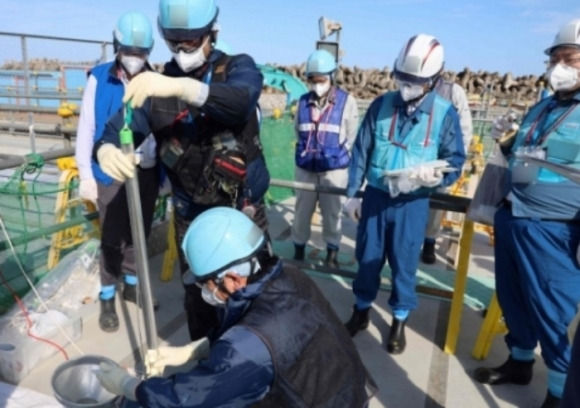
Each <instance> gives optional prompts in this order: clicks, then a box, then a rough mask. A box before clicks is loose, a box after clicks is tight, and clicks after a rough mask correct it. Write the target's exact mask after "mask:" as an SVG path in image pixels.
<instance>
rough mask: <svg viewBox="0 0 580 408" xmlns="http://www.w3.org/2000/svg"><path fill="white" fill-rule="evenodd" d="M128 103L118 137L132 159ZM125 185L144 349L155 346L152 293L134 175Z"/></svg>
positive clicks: (133, 151) (154, 347) (137, 187)
mask: <svg viewBox="0 0 580 408" xmlns="http://www.w3.org/2000/svg"><path fill="white" fill-rule="evenodd" d="M130 103H131V102H129V104H130ZM129 104H127V106H126V107H125V126H123V129H121V131H120V132H119V135H120V138H121V150H122V151H123V153H125V154H126V155H128V156H129V157H130V158H131V159H132V160H134V158H135V147H134V146H133V132H132V131H131V129H130V128H129V124H130V123H131V120H132V116H133V112H132V109H131V107H130V106H129ZM125 188H126V190H127V203H128V205H129V217H130V220H131V235H132V237H133V245H134V247H135V260H136V262H137V275H138V276H139V289H140V290H139V292H140V293H141V300H142V301H143V304H142V305H141V309H142V311H143V319H144V321H145V332H146V336H147V348H148V349H149V350H155V349H157V326H156V324H155V314H154V311H153V296H152V295H151V283H150V281H149V262H148V258H147V245H146V241H145V229H144V228H143V212H142V210H141V196H140V194H139V182H138V180H137V174H135V176H134V177H131V178H127V179H126V180H125ZM139 292H138V293H139Z"/></svg>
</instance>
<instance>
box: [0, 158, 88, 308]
mask: <svg viewBox="0 0 580 408" xmlns="http://www.w3.org/2000/svg"><path fill="white" fill-rule="evenodd" d="M26 159H27V162H26V163H25V164H23V165H22V166H20V167H19V168H17V169H15V170H14V172H13V173H12V175H10V176H7V177H4V178H3V179H0V217H1V220H2V224H1V225H0V271H1V272H2V275H3V277H4V282H0V314H2V313H4V312H5V311H6V310H7V309H8V308H9V307H10V306H11V305H12V304H13V303H14V299H13V296H12V294H11V293H10V291H9V290H8V288H7V285H6V283H7V284H8V285H10V286H11V287H12V289H13V290H15V291H16V292H17V293H18V294H19V295H20V296H23V295H24V294H25V293H26V292H28V290H29V289H30V288H29V285H28V283H27V282H26V280H25V279H24V277H23V276H22V271H21V270H20V267H19V264H20V265H22V267H23V269H24V270H25V272H26V273H27V274H28V276H29V277H30V279H31V280H32V281H33V282H36V281H38V280H39V279H40V278H42V277H43V276H44V275H45V274H46V272H47V269H48V268H47V261H48V253H49V249H50V245H51V240H52V234H50V233H46V234H44V233H43V231H44V230H46V229H47V228H49V227H51V226H53V225H54V224H55V205H56V197H57V194H58V193H59V192H61V191H63V190H64V189H65V188H63V187H60V186H59V183H58V173H57V172H56V170H54V171H53V174H47V173H46V172H44V171H43V166H44V160H43V159H42V157H41V156H39V155H34V154H31V155H28V156H26ZM55 180H56V181H55ZM73 187H76V185H74V184H73V185H71V186H68V188H73ZM77 211H78V209H77ZM79 215H80V214H79ZM74 216H75V214H74V213H72V214H70V217H74ZM67 217H68V216H67ZM10 243H11V244H12V245H13V248H12V247H11V245H10ZM62 255H64V254H62Z"/></svg>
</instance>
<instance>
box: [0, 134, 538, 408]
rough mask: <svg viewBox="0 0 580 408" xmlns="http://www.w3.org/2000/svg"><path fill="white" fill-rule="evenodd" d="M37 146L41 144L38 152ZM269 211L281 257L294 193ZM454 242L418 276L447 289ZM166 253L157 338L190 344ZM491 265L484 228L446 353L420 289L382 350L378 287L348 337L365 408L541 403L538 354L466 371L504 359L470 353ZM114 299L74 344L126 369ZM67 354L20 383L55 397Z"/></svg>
mask: <svg viewBox="0 0 580 408" xmlns="http://www.w3.org/2000/svg"><path fill="white" fill-rule="evenodd" d="M20 140H21V139H20ZM47 144H50V145H51V146H50V147H53V146H52V145H53V142H50V141H49V142H47ZM42 150H43V149H42V146H41V147H40V148H39V151H42ZM16 154H18V153H16ZM268 215H269V219H270V223H271V226H270V233H271V236H272V237H273V239H274V242H275V249H276V251H277V252H278V253H279V254H280V255H281V256H283V257H291V256H292V243H291V239H290V233H289V228H290V225H291V220H292V218H293V199H289V200H287V201H285V202H284V203H282V204H279V205H275V206H272V207H271V208H270V209H269V214H268ZM319 221H320V219H319V217H318V216H315V217H314V218H313V223H312V225H313V231H312V237H311V242H310V245H309V248H308V255H307V259H308V262H309V263H314V264H316V263H318V262H319V261H320V260H321V259H322V257H323V256H324V244H323V241H322V238H321V234H320V222H319ZM355 230H356V226H355V225H354V224H353V223H352V222H351V221H350V220H348V219H346V218H345V219H344V238H343V242H342V244H341V249H340V259H339V260H340V262H341V268H342V269H345V270H348V271H351V272H354V271H356V265H355V262H354V258H353V250H354V237H355ZM456 250H457V236H453V235H446V234H442V235H441V237H440V238H439V240H438V246H437V263H436V264H435V265H433V266H426V265H422V264H421V265H420V269H421V270H420V271H419V272H418V273H419V275H420V283H422V284H423V283H424V284H425V285H431V286H432V287H441V288H446V287H447V288H450V289H452V284H453V277H454V270H453V266H452V264H453V262H454V260H455V257H456V253H455V252H456ZM162 261H163V256H162V255H158V256H156V257H154V258H152V259H151V260H150V270H151V275H152V276H151V282H152V288H153V292H154V295H155V297H157V299H158V300H159V301H160V303H161V308H160V309H159V311H157V312H156V314H155V316H156V324H157V329H158V333H159V342H160V344H171V345H182V344H184V343H185V342H187V339H188V336H187V328H186V326H185V317H184V314H183V312H182V299H183V297H182V293H183V292H182V288H181V284H180V282H179V281H178V275H179V273H178V272H177V266H176V268H175V273H174V276H173V279H172V280H171V281H169V282H162V281H161V280H160V271H161V265H162ZM493 264H494V261H493V251H492V248H491V246H490V245H489V240H488V237H487V236H486V235H485V234H484V233H477V234H476V235H475V236H474V240H473V247H472V251H471V259H470V267H469V282H468V288H467V293H466V302H465V306H464V308H463V312H462V318H461V327H460V333H459V339H458V345H457V350H456V353H455V355H447V354H445V353H444V352H443V351H442V345H443V343H444V338H445V333H446V329H447V320H448V316H449V309H450V303H449V300H448V299H442V298H437V297H432V296H424V295H421V296H420V301H419V307H418V309H417V310H416V311H414V312H413V313H412V315H411V317H410V320H409V323H408V326H407V344H408V345H407V350H406V351H405V353H403V354H402V355H398V356H392V355H390V354H388V353H387V352H386V351H385V348H384V345H385V343H386V337H387V335H388V331H389V325H390V322H391V315H390V311H389V309H388V308H387V300H388V296H389V291H388V286H386V287H385V289H383V290H381V291H380V293H379V297H378V299H377V301H376V302H375V304H374V306H373V310H372V313H371V325H370V326H369V328H368V330H366V331H365V332H362V333H359V334H358V335H357V336H356V337H355V338H354V342H355V344H356V346H357V348H358V350H359V352H360V354H361V357H362V359H363V361H364V362H365V364H366V366H367V367H368V369H369V371H370V373H371V374H372V376H373V377H374V379H375V380H376V382H377V384H378V386H379V389H380V390H379V393H378V395H377V396H376V397H375V398H374V399H373V400H372V402H371V405H370V407H371V408H378V407H389V408H407V407H412V408H423V407H424V408H439V407H449V408H463V407H469V408H484V407H493V408H508V407H526V408H530V407H531V408H534V407H539V406H540V405H541V403H542V401H543V399H544V396H545V392H546V373H547V370H546V368H545V366H544V364H543V362H542V359H541V356H540V355H539V353H538V355H537V356H536V364H535V367H534V369H535V376H534V379H533V381H532V383H531V384H530V385H528V386H515V385H501V386H496V387H489V386H484V385H481V384H478V383H475V382H474V381H473V380H472V377H471V376H472V373H473V370H474V369H475V368H476V367H478V366H480V365H486V366H496V365H499V364H501V363H503V361H504V360H505V359H506V357H507V350H506V347H505V345H504V343H503V339H502V338H501V337H496V338H495V340H494V344H493V346H492V347H491V351H490V353H489V355H488V357H487V359H486V360H485V361H482V362H480V361H476V360H474V359H473V358H472V357H471V351H472V348H473V346H474V344H475V340H476V338H477V335H478V332H479V328H480V326H481V323H482V321H483V319H482V313H481V309H482V308H484V307H485V306H486V304H487V301H488V300H489V296H490V294H491V293H492V291H493V289H492V286H493V273H492V271H493ZM309 273H311V276H312V277H313V279H314V281H315V282H316V284H317V285H319V287H320V288H321V289H322V291H323V293H324V294H325V295H326V296H327V297H328V299H329V301H330V302H331V304H332V305H333V307H334V308H335V310H336V312H337V314H338V315H339V316H340V318H341V319H343V320H347V319H348V317H349V316H350V312H351V307H352V304H353V295H352V293H351V290H350V281H349V279H346V278H342V277H337V276H332V275H328V274H326V273H320V272H312V271H309ZM387 283H388V280H387ZM438 285H440V286H438ZM450 285H451V286H450ZM118 302H119V303H118V305H117V310H118V312H120V317H121V329H120V330H119V331H118V332H117V333H114V334H107V333H104V332H102V331H101V330H100V329H99V327H98V321H97V320H98V304H97V303H93V304H89V305H86V306H84V308H83V310H82V315H83V333H82V338H81V339H80V340H78V341H77V342H76V346H77V347H78V348H79V349H80V350H81V351H82V352H83V353H85V354H98V355H104V356H107V357H109V358H112V359H113V360H115V361H117V362H119V363H121V364H122V365H124V366H126V367H134V365H135V361H138V360H139V359H140V357H139V352H138V347H139V345H140V344H144V343H145V335H144V329H143V328H144V324H143V321H142V319H141V318H140V316H141V314H140V313H138V309H137V308H136V307H135V306H134V305H133V304H127V303H124V302H123V303H121V302H120V301H118ZM66 351H67V352H68V354H69V356H70V358H74V357H76V356H78V355H79V353H78V352H77V351H76V350H75V348H73V347H71V346H70V345H69V346H67V347H66ZM63 361H64V359H63V357H62V355H61V354H56V355H54V356H52V357H50V358H48V359H46V360H45V361H44V362H42V363H41V364H39V365H38V366H37V367H36V368H35V369H34V370H33V371H32V372H31V373H30V375H28V376H27V377H26V378H24V379H23V380H22V381H21V382H20V384H19V386H20V388H21V389H30V390H34V391H36V392H39V393H42V394H45V395H47V396H51V395H52V392H53V391H52V389H51V385H50V379H51V376H52V373H53V372H54V370H55V369H56V367H58V366H59V364H61V363H63ZM9 402H10V400H9V399H6V398H4V400H3V399H2V396H1V395H0V406H9V405H8V404H9ZM23 406H26V405H23ZM38 406H41V405H38ZM45 406H48V403H47V405H45ZM55 406H57V405H55Z"/></svg>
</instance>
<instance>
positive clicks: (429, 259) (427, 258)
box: [421, 241, 437, 265]
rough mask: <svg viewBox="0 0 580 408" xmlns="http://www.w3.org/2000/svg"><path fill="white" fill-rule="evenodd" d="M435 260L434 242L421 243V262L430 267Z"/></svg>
mask: <svg viewBox="0 0 580 408" xmlns="http://www.w3.org/2000/svg"><path fill="white" fill-rule="evenodd" d="M436 260H437V258H436V257H435V242H427V241H425V242H423V252H421V261H423V263H425V264H428V265H432V264H434V263H435V261H436Z"/></svg>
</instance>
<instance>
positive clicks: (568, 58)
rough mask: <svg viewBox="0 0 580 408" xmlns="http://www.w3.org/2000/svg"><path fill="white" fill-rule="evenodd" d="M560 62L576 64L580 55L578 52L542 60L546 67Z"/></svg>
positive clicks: (579, 60)
mask: <svg viewBox="0 0 580 408" xmlns="http://www.w3.org/2000/svg"><path fill="white" fill-rule="evenodd" d="M560 62H561V63H563V64H564V65H574V64H578V63H579V62H580V55H579V54H574V55H562V56H561V57H559V58H550V59H549V60H547V61H544V63H545V64H546V66H548V67H553V66H554V65H556V64H558V63H560Z"/></svg>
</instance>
